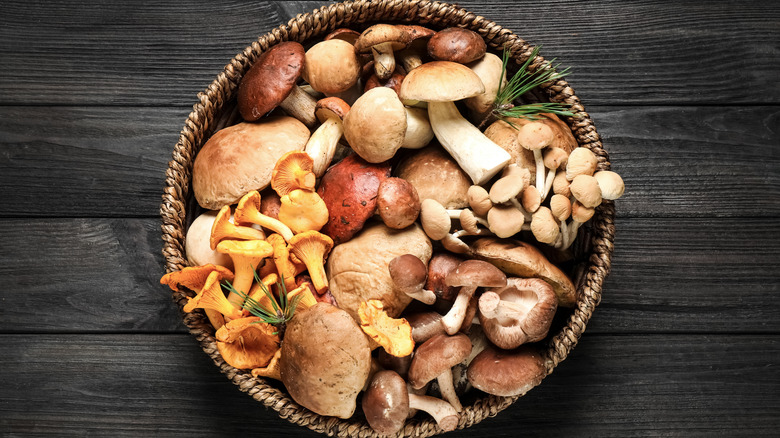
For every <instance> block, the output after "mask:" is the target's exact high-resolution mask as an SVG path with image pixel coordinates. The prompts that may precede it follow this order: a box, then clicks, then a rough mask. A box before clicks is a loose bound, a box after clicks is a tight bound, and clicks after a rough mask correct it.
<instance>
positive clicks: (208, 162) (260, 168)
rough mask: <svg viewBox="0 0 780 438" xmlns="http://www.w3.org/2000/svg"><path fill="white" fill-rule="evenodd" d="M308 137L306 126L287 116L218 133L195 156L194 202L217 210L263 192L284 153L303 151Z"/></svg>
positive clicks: (226, 129)
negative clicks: (245, 195)
mask: <svg viewBox="0 0 780 438" xmlns="http://www.w3.org/2000/svg"><path fill="white" fill-rule="evenodd" d="M309 134H310V133H309V128H307V127H306V125H304V124H303V123H301V122H300V121H298V120H297V119H295V118H292V117H287V116H281V117H272V118H267V119H263V121H261V122H254V123H239V124H237V125H234V126H231V127H228V128H224V129H221V130H219V131H218V132H217V133H215V134H214V135H213V136H212V137H211V138H210V139H209V140H208V141H207V142H206V144H205V145H203V148H201V150H200V152H199V153H198V155H197V156H196V157H195V162H194V164H193V168H192V189H193V192H194V194H195V199H197V201H198V204H200V205H201V206H202V207H203V208H206V209H209V210H219V209H220V208H221V207H222V206H225V205H230V204H235V203H236V202H238V200H239V199H241V197H242V196H244V194H246V193H247V192H248V191H250V190H262V189H264V188H265V187H267V186H268V185H269V184H270V182H271V173H272V171H273V168H274V164H275V163H276V161H277V160H278V159H279V158H280V157H281V156H282V155H284V154H285V153H287V152H290V151H293V150H300V149H303V147H304V146H305V145H306V142H307V141H308V140H309Z"/></svg>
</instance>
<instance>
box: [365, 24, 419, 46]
mask: <svg viewBox="0 0 780 438" xmlns="http://www.w3.org/2000/svg"><path fill="white" fill-rule="evenodd" d="M409 42H410V34H409V33H408V32H407V31H406V30H405V29H403V28H401V27H399V26H395V25H392V24H375V25H373V26H371V27H369V28H368V29H366V30H365V31H363V33H362V34H361V35H360V37H359V38H358V39H357V41H356V42H355V49H356V50H357V51H358V52H360V53H366V52H370V51H371V49H372V48H373V47H374V46H376V45H379V44H390V45H392V47H393V50H394V51H395V50H400V49H403V48H404V47H406V46H407V45H409Z"/></svg>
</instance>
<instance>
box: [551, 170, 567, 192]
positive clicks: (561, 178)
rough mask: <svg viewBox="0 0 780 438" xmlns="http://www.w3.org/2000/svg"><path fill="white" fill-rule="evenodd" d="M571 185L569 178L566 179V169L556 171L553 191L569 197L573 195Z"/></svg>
mask: <svg viewBox="0 0 780 438" xmlns="http://www.w3.org/2000/svg"><path fill="white" fill-rule="evenodd" d="M569 185H570V183H569V180H568V179H566V171H563V170H559V171H558V172H556V173H555V178H553V185H552V189H553V193H555V194H556V195H563V196H565V197H567V198H568V197H569V196H570V195H571V190H570V189H569Z"/></svg>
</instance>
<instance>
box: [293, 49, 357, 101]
mask: <svg viewBox="0 0 780 438" xmlns="http://www.w3.org/2000/svg"><path fill="white" fill-rule="evenodd" d="M359 77H360V61H358V59H357V54H356V53H355V47H354V46H353V45H352V44H350V43H348V42H346V41H343V40H340V39H330V40H327V41H320V42H318V43H317V44H315V45H313V46H312V47H311V48H309V50H307V51H306V55H305V64H304V68H303V78H304V79H305V80H306V82H308V83H309V84H311V86H312V88H314V89H315V90H317V91H320V92H322V93H325V95H333V94H337V93H342V92H344V91H347V90H349V89H350V87H352V86H353V85H355V83H356V82H357V80H358V78H359Z"/></svg>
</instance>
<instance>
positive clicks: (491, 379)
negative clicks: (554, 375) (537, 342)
mask: <svg viewBox="0 0 780 438" xmlns="http://www.w3.org/2000/svg"><path fill="white" fill-rule="evenodd" d="M546 375H547V372H546V368H545V365H544V357H543V356H542V355H541V354H540V353H539V351H537V349H536V347H535V346H534V345H531V344H529V345H523V346H521V347H519V348H517V349H515V350H512V351H506V350H499V349H497V348H494V347H492V346H488V347H487V348H485V349H484V350H482V352H481V353H479V354H478V355H477V356H476V357H475V358H474V360H472V361H471V364H470V365H469V368H468V371H467V376H468V379H469V382H470V383H471V384H472V385H473V386H474V388H477V389H478V390H480V391H483V392H486V393H488V394H493V395H498V396H503V397H514V396H519V395H523V394H525V393H526V392H528V391H529V390H530V389H531V388H533V387H534V386H536V385H538V384H540V383H541V382H542V379H544V376H546Z"/></svg>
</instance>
